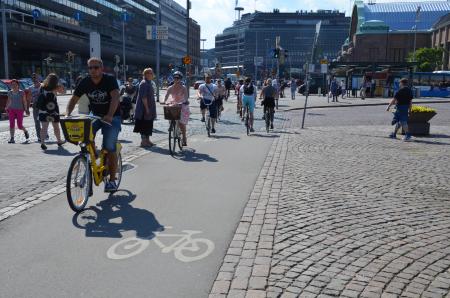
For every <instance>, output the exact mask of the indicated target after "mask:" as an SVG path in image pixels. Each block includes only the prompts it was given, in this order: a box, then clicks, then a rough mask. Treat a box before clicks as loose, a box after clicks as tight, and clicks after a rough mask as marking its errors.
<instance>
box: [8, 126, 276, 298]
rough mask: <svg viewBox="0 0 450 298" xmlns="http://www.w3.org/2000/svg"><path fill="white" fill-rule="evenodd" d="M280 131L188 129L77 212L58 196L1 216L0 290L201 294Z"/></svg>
mask: <svg viewBox="0 0 450 298" xmlns="http://www.w3.org/2000/svg"><path fill="white" fill-rule="evenodd" d="M242 131H244V128H242ZM277 137H278V136H277V135H276V134H266V133H265V132H261V133H257V134H255V135H253V136H250V137H248V136H246V135H244V134H233V135H232V134H223V135H220V134H218V135H217V136H216V137H212V138H207V137H206V136H203V135H197V136H192V137H190V139H189V145H190V147H188V148H186V149H185V151H184V152H183V153H182V154H179V155H177V156H176V157H175V158H172V157H171V156H170V155H169V151H168V149H167V145H161V147H154V148H152V149H151V151H153V152H151V153H149V154H147V155H144V156H143V157H141V158H138V159H136V160H134V161H132V164H130V165H128V166H127V167H128V168H129V170H128V171H126V172H124V175H123V180H122V184H121V187H120V191H118V192H117V193H115V194H114V195H111V196H109V197H108V196H107V195H106V194H104V193H103V192H102V191H101V190H102V189H100V188H98V189H95V193H94V196H93V197H92V198H91V199H90V200H89V202H88V205H87V208H88V209H86V210H85V211H83V212H81V213H79V214H78V215H76V214H74V213H73V212H72V211H71V210H70V208H69V206H68V204H67V200H66V197H65V194H64V195H61V196H59V197H58V198H55V199H52V200H50V201H47V202H45V203H43V204H40V205H38V206H36V207H34V208H32V209H30V210H27V211H25V212H23V213H21V214H19V215H17V216H14V217H12V218H10V219H8V220H6V221H3V222H2V223H1V224H0V239H1V241H2V244H3V245H1V246H0V256H1V260H2V261H1V264H0V279H1V280H2V290H1V294H0V296H2V297H31V296H33V297H69V296H71V297H72V296H75V297H83V296H87V297H94V296H95V297H123V296H138V297H142V296H143V297H207V296H208V293H209V290H210V289H211V286H212V283H213V281H214V279H215V277H216V274H217V271H218V269H219V267H220V265H221V262H222V260H223V257H224V255H225V252H226V249H227V248H228V245H229V243H230V241H231V239H232V236H233V233H234V231H235V229H236V226H237V223H238V221H239V219H240V217H241V215H242V211H243V208H244V207H245V205H246V202H247V200H248V197H249V195H250V193H251V190H252V188H253V186H254V183H255V181H256V178H257V176H258V174H259V172H260V169H261V167H262V165H263V163H264V160H265V158H266V156H267V153H268V151H269V148H270V145H271V144H272V141H273V140H274V139H275V138H277ZM60 166H63V165H60Z"/></svg>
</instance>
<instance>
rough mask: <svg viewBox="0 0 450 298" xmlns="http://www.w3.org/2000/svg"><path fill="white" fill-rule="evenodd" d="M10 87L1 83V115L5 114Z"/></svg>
mask: <svg viewBox="0 0 450 298" xmlns="http://www.w3.org/2000/svg"><path fill="white" fill-rule="evenodd" d="M8 91H9V87H8V85H6V84H5V83H3V82H2V81H0V113H4V112H5V107H6V102H7V101H8Z"/></svg>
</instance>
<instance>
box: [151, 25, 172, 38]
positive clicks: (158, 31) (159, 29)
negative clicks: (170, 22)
mask: <svg viewBox="0 0 450 298" xmlns="http://www.w3.org/2000/svg"><path fill="white" fill-rule="evenodd" d="M145 35H146V39H148V40H160V39H169V27H167V26H151V25H147V26H146V27H145Z"/></svg>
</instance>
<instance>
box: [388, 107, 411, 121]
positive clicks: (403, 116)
mask: <svg viewBox="0 0 450 298" xmlns="http://www.w3.org/2000/svg"><path fill="white" fill-rule="evenodd" d="M408 111H409V106H405V105H403V106H397V109H396V111H395V113H394V119H393V120H392V124H395V123H397V122H399V123H400V124H406V123H408V119H409V115H408Z"/></svg>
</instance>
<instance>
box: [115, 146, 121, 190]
mask: <svg viewBox="0 0 450 298" xmlns="http://www.w3.org/2000/svg"><path fill="white" fill-rule="evenodd" d="M122 173H123V166H122V153H120V152H118V153H117V176H116V177H117V179H116V184H117V189H119V186H120V182H121V181H122Z"/></svg>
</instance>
